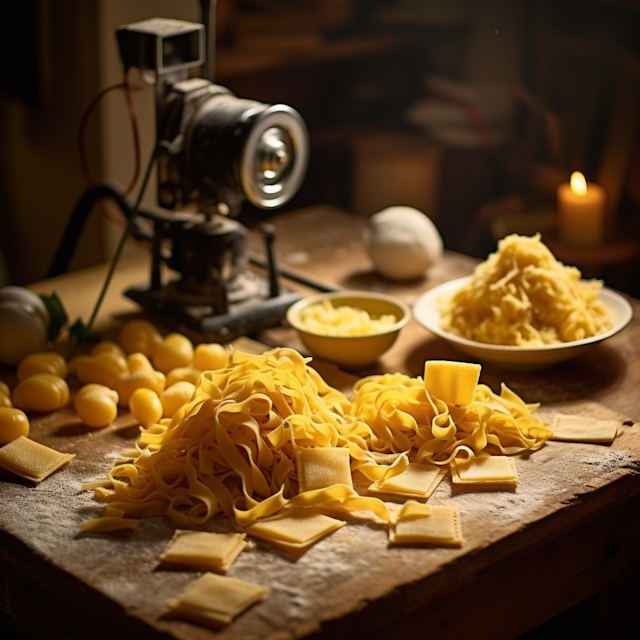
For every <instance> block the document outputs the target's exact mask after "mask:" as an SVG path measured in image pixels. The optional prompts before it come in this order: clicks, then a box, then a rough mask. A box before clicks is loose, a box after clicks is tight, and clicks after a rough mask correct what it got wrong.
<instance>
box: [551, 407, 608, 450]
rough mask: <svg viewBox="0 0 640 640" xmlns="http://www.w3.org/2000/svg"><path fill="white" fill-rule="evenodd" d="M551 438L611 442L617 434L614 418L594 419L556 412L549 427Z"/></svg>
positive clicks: (594, 442)
mask: <svg viewBox="0 0 640 640" xmlns="http://www.w3.org/2000/svg"><path fill="white" fill-rule="evenodd" d="M551 430H552V431H553V435H552V436H551V440H561V441H563V442H586V443H591V444H611V443H612V442H613V441H614V440H615V438H616V436H617V434H618V423H617V422H616V421H615V420H596V419H595V418H589V417H586V416H569V415H564V414H558V415H557V416H556V417H555V420H554V421H553V425H552V427H551Z"/></svg>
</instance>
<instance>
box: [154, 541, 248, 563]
mask: <svg viewBox="0 0 640 640" xmlns="http://www.w3.org/2000/svg"><path fill="white" fill-rule="evenodd" d="M246 537H247V534H246V533H211V532H208V531H176V532H175V534H174V536H173V539H172V540H171V543H170V544H169V546H168V547H167V549H166V550H165V551H164V553H162V554H161V555H160V560H162V562H163V563H166V564H169V565H176V566H178V567H180V568H183V567H186V568H191V569H197V570H199V571H216V572H218V573H226V572H227V571H228V570H229V568H230V567H231V565H232V564H233V563H234V562H235V560H236V558H237V557H238V556H239V555H240V553H241V552H242V550H243V549H244V548H245V547H246V546H247V543H246V542H245V541H244V539H245V538H246Z"/></svg>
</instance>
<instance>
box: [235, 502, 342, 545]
mask: <svg viewBox="0 0 640 640" xmlns="http://www.w3.org/2000/svg"><path fill="white" fill-rule="evenodd" d="M344 524H345V523H344V522H342V521H340V520H336V519H335V518H330V517H329V516H325V515H323V514H321V513H316V512H314V511H307V510H305V509H292V510H291V511H290V512H285V514H283V515H278V516H275V517H273V518H269V519H268V520H261V521H259V522H255V523H254V524H252V525H251V526H250V527H249V528H248V530H247V531H248V533H249V535H250V536H254V537H256V538H261V539H262V540H266V541H267V542H269V543H271V544H272V545H274V546H275V547H276V548H278V549H282V550H284V551H290V552H293V553H304V552H305V551H306V550H307V549H309V548H310V547H312V546H313V545H314V544H316V543H317V542H319V541H320V540H322V538H324V537H325V536H328V535H329V534H330V533H333V532H334V531H335V530H336V529H339V528H340V527H342V526H344Z"/></svg>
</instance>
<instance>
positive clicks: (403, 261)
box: [367, 207, 443, 282]
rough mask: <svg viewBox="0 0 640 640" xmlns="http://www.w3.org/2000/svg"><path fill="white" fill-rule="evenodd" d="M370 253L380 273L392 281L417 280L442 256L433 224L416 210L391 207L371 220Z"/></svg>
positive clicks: (438, 237) (436, 231)
mask: <svg viewBox="0 0 640 640" xmlns="http://www.w3.org/2000/svg"><path fill="white" fill-rule="evenodd" d="M369 230H370V235H369V241H368V246H367V249H368V252H369V256H370V258H371V260H372V262H373V264H374V266H375V269H376V271H378V273H380V274H381V275H383V276H385V277H386V278H388V279H389V280H394V281H397V282H404V281H409V280H415V279H417V278H419V277H420V276H422V275H423V274H424V273H425V271H426V270H427V269H428V268H429V267H431V266H432V265H433V264H435V263H436V262H437V261H438V260H439V259H440V257H441V256H442V250H443V246H442V237H441V236H440V233H439V232H438V229H437V228H436V226H435V225H434V224H433V222H432V221H431V220H430V219H429V218H428V217H427V216H426V215H425V214H424V213H422V212H420V211H418V210H417V209H413V208H412V207H389V208H387V209H383V210H382V211H379V212H378V213H376V214H374V215H373V216H371V218H370V220H369Z"/></svg>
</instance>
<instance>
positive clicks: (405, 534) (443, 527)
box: [389, 505, 462, 546]
mask: <svg viewBox="0 0 640 640" xmlns="http://www.w3.org/2000/svg"><path fill="white" fill-rule="evenodd" d="M403 511H404V510H403ZM403 511H401V512H400V514H399V516H398V521H397V522H396V524H395V528H393V529H390V530H389V542H390V543H391V544H420V543H422V544H435V545H442V546H460V545H461V544H462V531H461V528H460V513H459V511H458V509H457V508H456V507H451V506H446V505H434V506H431V507H430V514H429V515H421V514H420V513H415V512H414V511H415V510H414V509H413V510H410V511H407V512H404V513H403Z"/></svg>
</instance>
